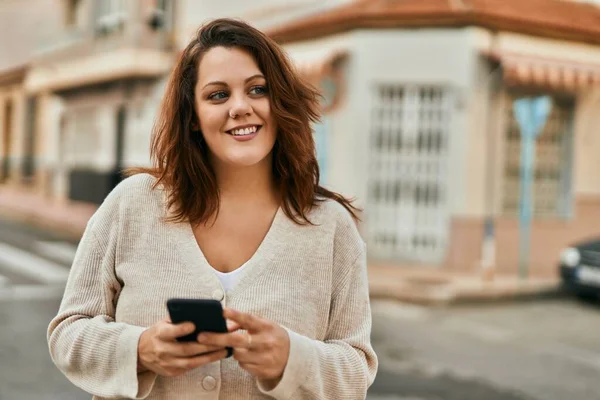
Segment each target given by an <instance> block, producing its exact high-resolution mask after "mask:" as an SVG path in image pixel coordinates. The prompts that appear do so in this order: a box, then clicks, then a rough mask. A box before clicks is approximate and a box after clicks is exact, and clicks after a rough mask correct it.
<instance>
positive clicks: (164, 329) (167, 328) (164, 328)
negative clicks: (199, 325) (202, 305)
mask: <svg viewBox="0 0 600 400" xmlns="http://www.w3.org/2000/svg"><path fill="white" fill-rule="evenodd" d="M195 329H196V327H195V326H194V324H193V323H191V322H183V323H180V324H168V323H165V324H161V326H160V327H159V329H158V332H157V336H158V337H159V338H160V339H163V340H165V341H174V340H175V339H176V338H178V337H180V336H185V335H189V334H190V333H193V332H194V330H195Z"/></svg>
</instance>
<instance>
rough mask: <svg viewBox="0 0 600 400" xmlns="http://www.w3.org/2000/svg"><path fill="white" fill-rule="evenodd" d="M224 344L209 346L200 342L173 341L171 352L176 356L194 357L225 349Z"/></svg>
mask: <svg viewBox="0 0 600 400" xmlns="http://www.w3.org/2000/svg"><path fill="white" fill-rule="evenodd" d="M223 348H224V347H223V346H207V345H204V344H199V343H173V347H172V350H171V354H172V355H173V356H175V357H194V356H198V355H201V354H205V353H212V352H214V351H218V350H223Z"/></svg>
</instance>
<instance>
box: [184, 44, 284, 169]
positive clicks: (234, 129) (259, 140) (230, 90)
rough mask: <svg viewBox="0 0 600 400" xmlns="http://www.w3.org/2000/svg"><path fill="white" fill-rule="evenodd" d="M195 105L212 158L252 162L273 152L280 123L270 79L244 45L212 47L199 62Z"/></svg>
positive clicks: (228, 162) (233, 163) (244, 163)
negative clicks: (272, 102)
mask: <svg viewBox="0 0 600 400" xmlns="http://www.w3.org/2000/svg"><path fill="white" fill-rule="evenodd" d="M195 93H196V98H195V102H196V104H195V106H196V113H197V115H198V118H199V120H200V121H199V122H200V130H201V131H202V135H203V136H204V140H205V142H206V144H207V145H208V148H209V150H210V153H211V158H212V161H213V162H215V163H222V164H223V165H228V166H242V167H246V166H251V165H255V164H258V163H260V162H261V161H263V160H266V159H267V158H268V157H267V156H269V155H270V153H271V150H273V146H274V144H275V139H276V132H277V129H276V126H275V121H274V118H273V114H272V113H271V103H270V100H269V94H268V89H267V82H266V80H265V77H264V76H263V73H262V72H261V70H260V69H259V68H258V65H257V64H256V61H255V60H254V58H253V57H252V56H251V55H250V54H249V53H247V52H246V51H244V50H242V49H239V48H225V47H213V48H212V49H210V50H208V51H207V52H206V53H205V54H204V55H203V57H202V58H201V60H200V65H199V67H198V81H197V83H196V90H195Z"/></svg>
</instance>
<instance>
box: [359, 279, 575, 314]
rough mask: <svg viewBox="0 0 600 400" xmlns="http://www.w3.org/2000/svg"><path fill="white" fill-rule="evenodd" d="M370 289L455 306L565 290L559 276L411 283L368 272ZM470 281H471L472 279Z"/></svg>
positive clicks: (405, 299)
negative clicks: (497, 281)
mask: <svg viewBox="0 0 600 400" xmlns="http://www.w3.org/2000/svg"><path fill="white" fill-rule="evenodd" d="M369 278H370V283H369V290H370V294H371V298H373V299H387V300H396V301H400V302H405V303H412V304H418V305H426V306H441V307H443V306H450V305H452V306H455V305H468V304H483V303H486V304H489V303H500V302H515V301H533V300H543V299H555V298H559V297H563V296H566V295H567V293H566V291H565V290H564V288H563V287H562V285H561V284H560V281H559V280H558V279H556V280H546V281H526V282H525V283H523V282H519V281H516V280H515V281H514V282H511V284H510V285H507V284H506V283H505V284H503V285H502V284H496V285H495V284H494V283H493V282H492V283H486V284H482V285H479V287H469V286H468V285H465V284H464V282H461V280H460V278H455V279H450V280H449V281H448V282H447V283H443V284H437V283H436V284H433V285H427V284H414V283H410V281H407V280H403V279H397V278H396V279H389V277H388V278H387V279H386V277H385V276H373V275H372V276H370V277H369ZM471 284H472V283H471Z"/></svg>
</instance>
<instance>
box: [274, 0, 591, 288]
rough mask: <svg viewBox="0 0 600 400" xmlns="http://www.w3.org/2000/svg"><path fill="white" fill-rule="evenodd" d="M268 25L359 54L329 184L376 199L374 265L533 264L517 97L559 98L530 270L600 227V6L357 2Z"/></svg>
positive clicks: (545, 146)
mask: <svg viewBox="0 0 600 400" xmlns="http://www.w3.org/2000/svg"><path fill="white" fill-rule="evenodd" d="M367 3H368V4H367ZM565 21H566V22H565ZM268 31H269V33H270V34H271V35H272V36H273V37H274V38H276V39H277V40H279V41H280V42H281V43H283V44H284V45H285V46H286V48H287V49H288V50H289V52H290V54H292V56H293V57H296V58H302V57H304V55H306V54H310V53H327V52H339V51H343V52H345V53H346V55H347V56H346V57H345V59H344V63H343V65H342V66H341V69H342V70H343V73H344V78H343V82H344V83H342V86H345V89H344V95H343V98H342V99H341V100H340V106H339V107H338V108H337V109H336V111H335V112H334V113H333V114H332V115H331V116H330V120H331V123H330V125H329V132H328V135H327V137H328V146H329V155H328V171H329V174H328V177H329V180H328V183H329V184H330V185H331V186H333V187H334V188H335V189H337V190H340V191H342V192H344V193H346V194H350V195H354V196H356V197H357V198H358V199H359V200H360V203H361V205H362V206H364V208H365V215H364V222H363V226H362V230H363V232H364V235H365V238H366V240H367V243H368V245H369V256H370V258H371V259H372V260H373V261H374V262H378V261H379V262H382V263H392V264H409V265H415V264H416V265H421V266H423V267H424V268H426V267H438V268H439V267H442V268H446V269H449V270H454V271H462V272H470V273H472V272H476V271H480V270H481V269H482V268H486V267H494V268H496V270H497V271H498V272H500V273H509V274H513V273H516V272H517V268H518V255H519V225H518V218H517V211H518V204H519V198H520V193H519V180H520V177H519V170H520V146H521V138H520V131H519V127H518V125H517V122H516V120H515V117H514V113H513V101H514V100H516V99H519V98H522V97H529V96H542V95H543V96H550V97H551V99H552V111H551V114H550V117H549V120H548V121H547V123H546V125H545V128H544V130H543V132H542V134H541V136H540V137H539V139H538V140H537V150H536V161H535V170H534V171H535V172H534V182H533V193H534V207H533V212H534V221H533V227H532V235H531V238H532V239H531V240H532V242H531V250H530V257H529V259H530V265H529V266H528V267H529V272H530V274H532V275H536V276H548V275H554V274H555V273H556V265H557V262H558V258H559V254H560V251H561V250H562V249H563V248H564V247H566V246H568V245H569V244H571V243H573V242H575V241H578V240H581V239H584V238H589V237H591V236H594V235H596V236H597V235H599V234H600V229H598V228H597V226H596V224H595V222H594V221H596V220H597V217H598V214H599V213H600V178H599V177H598V174H597V171H598V170H599V169H598V167H600V165H599V164H598V163H599V161H598V160H599V159H598V157H597V156H596V154H598V152H599V151H600V136H599V135H598V134H597V127H598V126H600V125H599V124H600V117H599V116H598V115H599V113H598V111H599V110H600V102H599V96H600V93H599V90H598V87H599V86H600V81H599V78H600V9H599V8H598V7H597V6H596V5H593V4H586V3H581V2H568V1H552V2H548V1H542V0H528V1H512V0H511V1H503V2H489V1H488V2H486V1H481V0H471V1H461V2H454V1H446V0H428V1H420V2H394V1H387V0H372V1H355V2H349V3H345V4H341V5H339V6H338V7H334V8H330V9H327V10H321V11H318V12H317V11H313V12H312V13H309V14H307V15H304V16H300V17H294V18H291V19H289V20H287V21H279V22H278V23H276V24H274V25H271V26H270V28H268Z"/></svg>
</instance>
